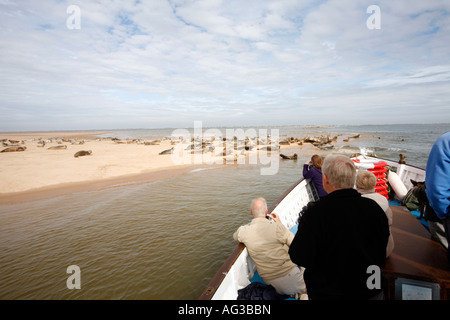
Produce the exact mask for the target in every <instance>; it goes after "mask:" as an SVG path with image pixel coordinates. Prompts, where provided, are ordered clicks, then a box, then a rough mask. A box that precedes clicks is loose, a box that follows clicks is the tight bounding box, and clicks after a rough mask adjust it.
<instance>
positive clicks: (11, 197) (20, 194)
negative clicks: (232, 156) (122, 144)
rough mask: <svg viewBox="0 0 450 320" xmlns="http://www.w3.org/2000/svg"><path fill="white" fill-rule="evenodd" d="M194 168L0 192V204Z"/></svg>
mask: <svg viewBox="0 0 450 320" xmlns="http://www.w3.org/2000/svg"><path fill="white" fill-rule="evenodd" d="M195 168H196V166H195V165H186V166H182V167H181V168H171V169H163V170H155V171H154V172H147V173H137V174H130V175H124V176H119V177H111V178H107V179H102V180H92V181H81V182H66V183H61V184H57V185H50V186H44V187H40V188H34V189H29V190H24V191H17V192H9V193H0V206H1V205H13V204H19V203H26V202H31V201H37V200H44V199H49V198H54V197H59V196H64V195H68V194H73V193H79V192H86V191H99V190H105V189H110V188H117V187H123V186H129V185H134V184H141V183H147V182H153V181H157V180H163V179H167V178H172V177H175V176H178V175H182V174H185V173H188V172H190V171H192V170H195Z"/></svg>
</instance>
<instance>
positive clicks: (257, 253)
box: [233, 198, 306, 295]
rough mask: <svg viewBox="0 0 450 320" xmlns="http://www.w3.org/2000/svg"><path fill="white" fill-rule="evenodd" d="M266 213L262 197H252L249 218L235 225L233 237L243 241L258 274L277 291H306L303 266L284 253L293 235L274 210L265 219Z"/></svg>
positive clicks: (299, 292) (300, 292)
mask: <svg viewBox="0 0 450 320" xmlns="http://www.w3.org/2000/svg"><path fill="white" fill-rule="evenodd" d="M267 213H268V210H267V204H266V200H265V199H264V198H257V199H254V200H253V201H252V204H251V209H250V214H251V215H252V216H253V219H252V221H251V222H250V223H249V224H247V225H245V226H241V227H239V229H238V230H237V231H236V232H235V233H234V234H233V238H234V239H235V240H236V241H239V242H242V243H243V244H245V246H246V247H247V250H248V253H249V255H250V257H251V258H252V260H253V262H254V263H255V266H256V270H257V271H258V273H259V275H260V276H261V278H262V279H263V280H264V282H265V283H266V284H270V285H272V286H273V287H274V288H275V290H276V291H277V293H278V294H282V295H295V294H297V293H298V294H303V293H306V286H305V282H304V280H303V268H299V267H298V266H297V265H295V264H294V263H293V262H292V261H291V258H290V257H289V254H288V250H289V245H290V244H291V242H292V240H293V239H294V235H293V233H292V232H290V231H289V230H288V229H287V228H286V227H285V226H284V225H283V224H282V223H281V222H280V218H279V217H278V215H277V214H276V213H272V214H271V215H270V218H271V219H272V221H269V220H268V219H266V216H267Z"/></svg>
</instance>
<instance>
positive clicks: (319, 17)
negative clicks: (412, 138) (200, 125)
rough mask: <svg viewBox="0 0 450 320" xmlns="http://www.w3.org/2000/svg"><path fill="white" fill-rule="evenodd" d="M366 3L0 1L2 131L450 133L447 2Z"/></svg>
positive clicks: (155, 0) (173, 0) (331, 0)
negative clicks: (76, 11) (381, 129)
mask: <svg viewBox="0 0 450 320" xmlns="http://www.w3.org/2000/svg"><path fill="white" fill-rule="evenodd" d="M71 4H75V5H78V6H79V7H80V9H81V29H80V30H69V29H67V27H66V19H67V17H68V14H67V12H66V9H67V7H68V6H69V5H71ZM369 5H370V4H369V3H367V1H362V0H361V1H353V0H352V1H350V0H347V1H343V0H340V1H338V0H330V1H295V0H292V1H256V0H252V1H246V2H245V5H243V3H242V1H236V0H228V1H219V0H217V1H216V0H214V1H213V0H208V1H196V0H176V1H175V0H171V1H162V0H161V1H159V0H151V1H150V0H148V1H131V0H130V1H106V0H103V1H87V0H85V1H81V0H78V1H70V2H69V1H56V0H55V1H50V0H46V1H39V2H37V1H21V2H8V1H1V2H0V52H1V53H0V55H1V56H0V58H1V59H0V112H1V114H2V118H3V119H4V121H2V122H1V124H0V131H4V130H57V129H95V128H120V127H123V128H130V127H152V126H164V127H170V126H189V125H192V124H193V121H194V120H203V121H204V123H205V125H208V124H211V125H220V124H222V125H244V124H245V125H258V124H270V123H273V124H275V125H277V124H279V125H283V124H303V123H305V124H308V123H333V122H336V123H367V121H368V119H369V120H370V121H371V122H374V121H375V120H374V119H377V120H376V121H378V122H380V121H381V122H383V117H374V116H371V117H368V115H369V114H372V113H373V112H372V111H370V110H383V111H386V110H391V111H392V110H398V111H396V114H398V116H401V117H402V122H408V119H410V121H416V119H419V120H420V119H423V120H424V121H431V122H442V121H446V122H450V118H449V117H450V113H448V112H442V110H445V107H446V106H448V105H449V103H450V97H449V96H448V94H447V92H449V89H450V82H449V80H450V79H449V75H450V73H449V71H450V63H449V60H448V52H449V46H450V45H449V44H450V39H449V38H450V32H449V31H450V30H449V29H450V23H449V20H450V19H449V17H450V4H449V3H448V1H432V2H420V3H416V2H410V1H406V0H403V1H395V2H392V1H387V0H385V1H381V2H379V3H378V4H377V5H378V6H379V7H380V8H381V29H380V30H369V29H367V27H366V19H367V18H368V17H369V15H368V14H367V13H366V9H367V7H368V6H369ZM424 104H425V105H426V106H427V107H426V109H425V108H424V107H423V106H424ZM362 105H368V106H370V108H369V110H366V108H361V106H362ZM371 112H372V113H371ZM421 113H423V114H421ZM377 114H378V113H377ZM408 115H409V116H410V118H405V117H407V116H408ZM397 122H398V121H397Z"/></svg>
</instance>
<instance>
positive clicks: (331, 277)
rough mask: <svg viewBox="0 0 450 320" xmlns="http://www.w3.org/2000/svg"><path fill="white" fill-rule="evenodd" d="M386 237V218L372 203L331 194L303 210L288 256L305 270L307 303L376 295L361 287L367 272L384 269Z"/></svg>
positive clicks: (352, 194)
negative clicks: (376, 268)
mask: <svg viewBox="0 0 450 320" xmlns="http://www.w3.org/2000/svg"><path fill="white" fill-rule="evenodd" d="M388 237H389V225H388V220H387V217H386V214H385V213H384V212H383V210H382V209H381V208H380V206H379V205H378V204H377V203H376V202H375V201H373V200H371V199H368V198H364V197H361V195H360V194H359V193H358V192H357V191H356V190H354V189H343V190H337V191H334V192H332V193H330V194H329V195H328V196H326V197H325V198H323V199H321V200H320V201H318V202H316V203H315V204H313V205H310V206H308V207H307V208H306V209H305V212H304V213H303V215H302V216H301V218H300V221H299V227H298V231H297V234H296V236H295V238H294V240H293V242H292V244H291V246H290V249H289V255H290V257H291V259H292V261H293V262H294V263H296V264H297V265H299V266H302V267H305V273H304V279H305V283H306V289H307V291H308V296H309V297H310V298H311V299H313V300H315V299H369V298H371V297H372V296H374V295H375V294H378V293H379V292H380V290H376V289H369V288H368V287H367V280H368V278H369V277H370V276H372V273H368V270H367V268H368V267H369V266H371V265H377V266H378V267H379V268H380V270H381V269H383V268H384V266H385V262H386V245H387V242H388ZM380 282H381V279H380Z"/></svg>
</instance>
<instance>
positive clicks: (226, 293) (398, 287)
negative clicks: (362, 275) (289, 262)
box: [200, 155, 450, 300]
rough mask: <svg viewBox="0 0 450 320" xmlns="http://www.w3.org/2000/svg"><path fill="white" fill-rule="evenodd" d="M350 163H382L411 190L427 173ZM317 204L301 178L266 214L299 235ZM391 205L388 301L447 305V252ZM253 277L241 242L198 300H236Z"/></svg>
mask: <svg viewBox="0 0 450 320" xmlns="http://www.w3.org/2000/svg"><path fill="white" fill-rule="evenodd" d="M352 159H353V160H354V161H355V163H358V162H363V163H371V162H372V163H379V162H380V161H382V162H383V163H384V164H385V165H386V168H387V171H388V172H389V173H391V172H394V173H395V175H396V176H397V177H399V178H400V180H401V182H402V183H403V185H404V188H406V189H407V190H409V189H411V188H412V187H413V186H412V182H411V180H414V181H425V170H424V169H421V168H417V167H415V166H412V165H408V164H405V163H399V162H398V161H397V162H396V161H393V160H388V159H381V158H378V157H374V156H365V155H360V156H358V157H354V158H352ZM376 169H379V168H376ZM393 175H394V174H393ZM391 194H392V193H391ZM318 199H319V197H318V194H317V191H316V189H315V187H314V185H313V184H312V182H311V181H310V179H303V178H302V179H300V180H299V181H298V182H296V183H295V184H293V185H292V186H291V187H290V188H289V189H288V190H286V191H285V192H284V193H283V194H282V196H281V197H279V198H278V200H276V201H275V202H274V203H273V204H272V205H271V206H270V208H269V209H268V210H269V213H271V212H276V213H277V214H278V215H279V216H280V219H281V223H283V224H284V226H285V227H286V228H288V229H289V230H291V231H292V232H293V233H295V232H296V231H297V229H296V228H297V220H298V217H299V213H300V212H301V210H302V208H303V207H304V206H306V205H307V204H308V202H310V201H317V200H318ZM389 204H390V207H391V209H392V212H393V224H392V226H391V232H392V235H393V237H394V243H395V246H394V250H393V252H392V253H391V255H390V256H389V257H388V258H387V259H386V266H385V268H384V269H383V270H382V289H383V292H384V296H385V299H386V300H414V299H420V300H428V299H432V300H449V299H450V270H449V267H448V261H447V252H446V249H445V248H444V247H443V246H442V245H441V244H439V243H438V242H436V241H434V240H432V239H431V235H430V233H429V231H428V230H427V229H426V228H425V227H424V225H423V224H421V223H420V222H419V220H418V218H417V217H415V216H414V215H413V214H412V213H411V212H410V211H409V210H408V209H406V207H404V206H403V205H402V203H401V201H399V199H395V197H394V198H391V199H390V202H389ZM254 277H257V270H256V267H255V265H254V263H253V261H252V259H251V257H250V256H249V254H248V251H247V249H246V247H245V245H244V244H242V243H239V244H238V245H237V246H236V248H235V249H234V251H233V252H232V253H231V254H230V256H229V257H228V258H227V259H226V261H225V262H224V264H223V265H222V266H221V267H220V269H219V270H218V271H217V273H216V274H215V276H214V277H213V278H212V280H211V281H210V283H209V285H208V286H207V288H206V289H205V290H204V292H203V293H202V295H201V296H200V300H236V299H237V296H238V290H239V289H242V288H244V287H246V286H247V285H249V284H250V283H251V282H253V281H258V280H254ZM261 280H262V279H261V278H259V281H261Z"/></svg>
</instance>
